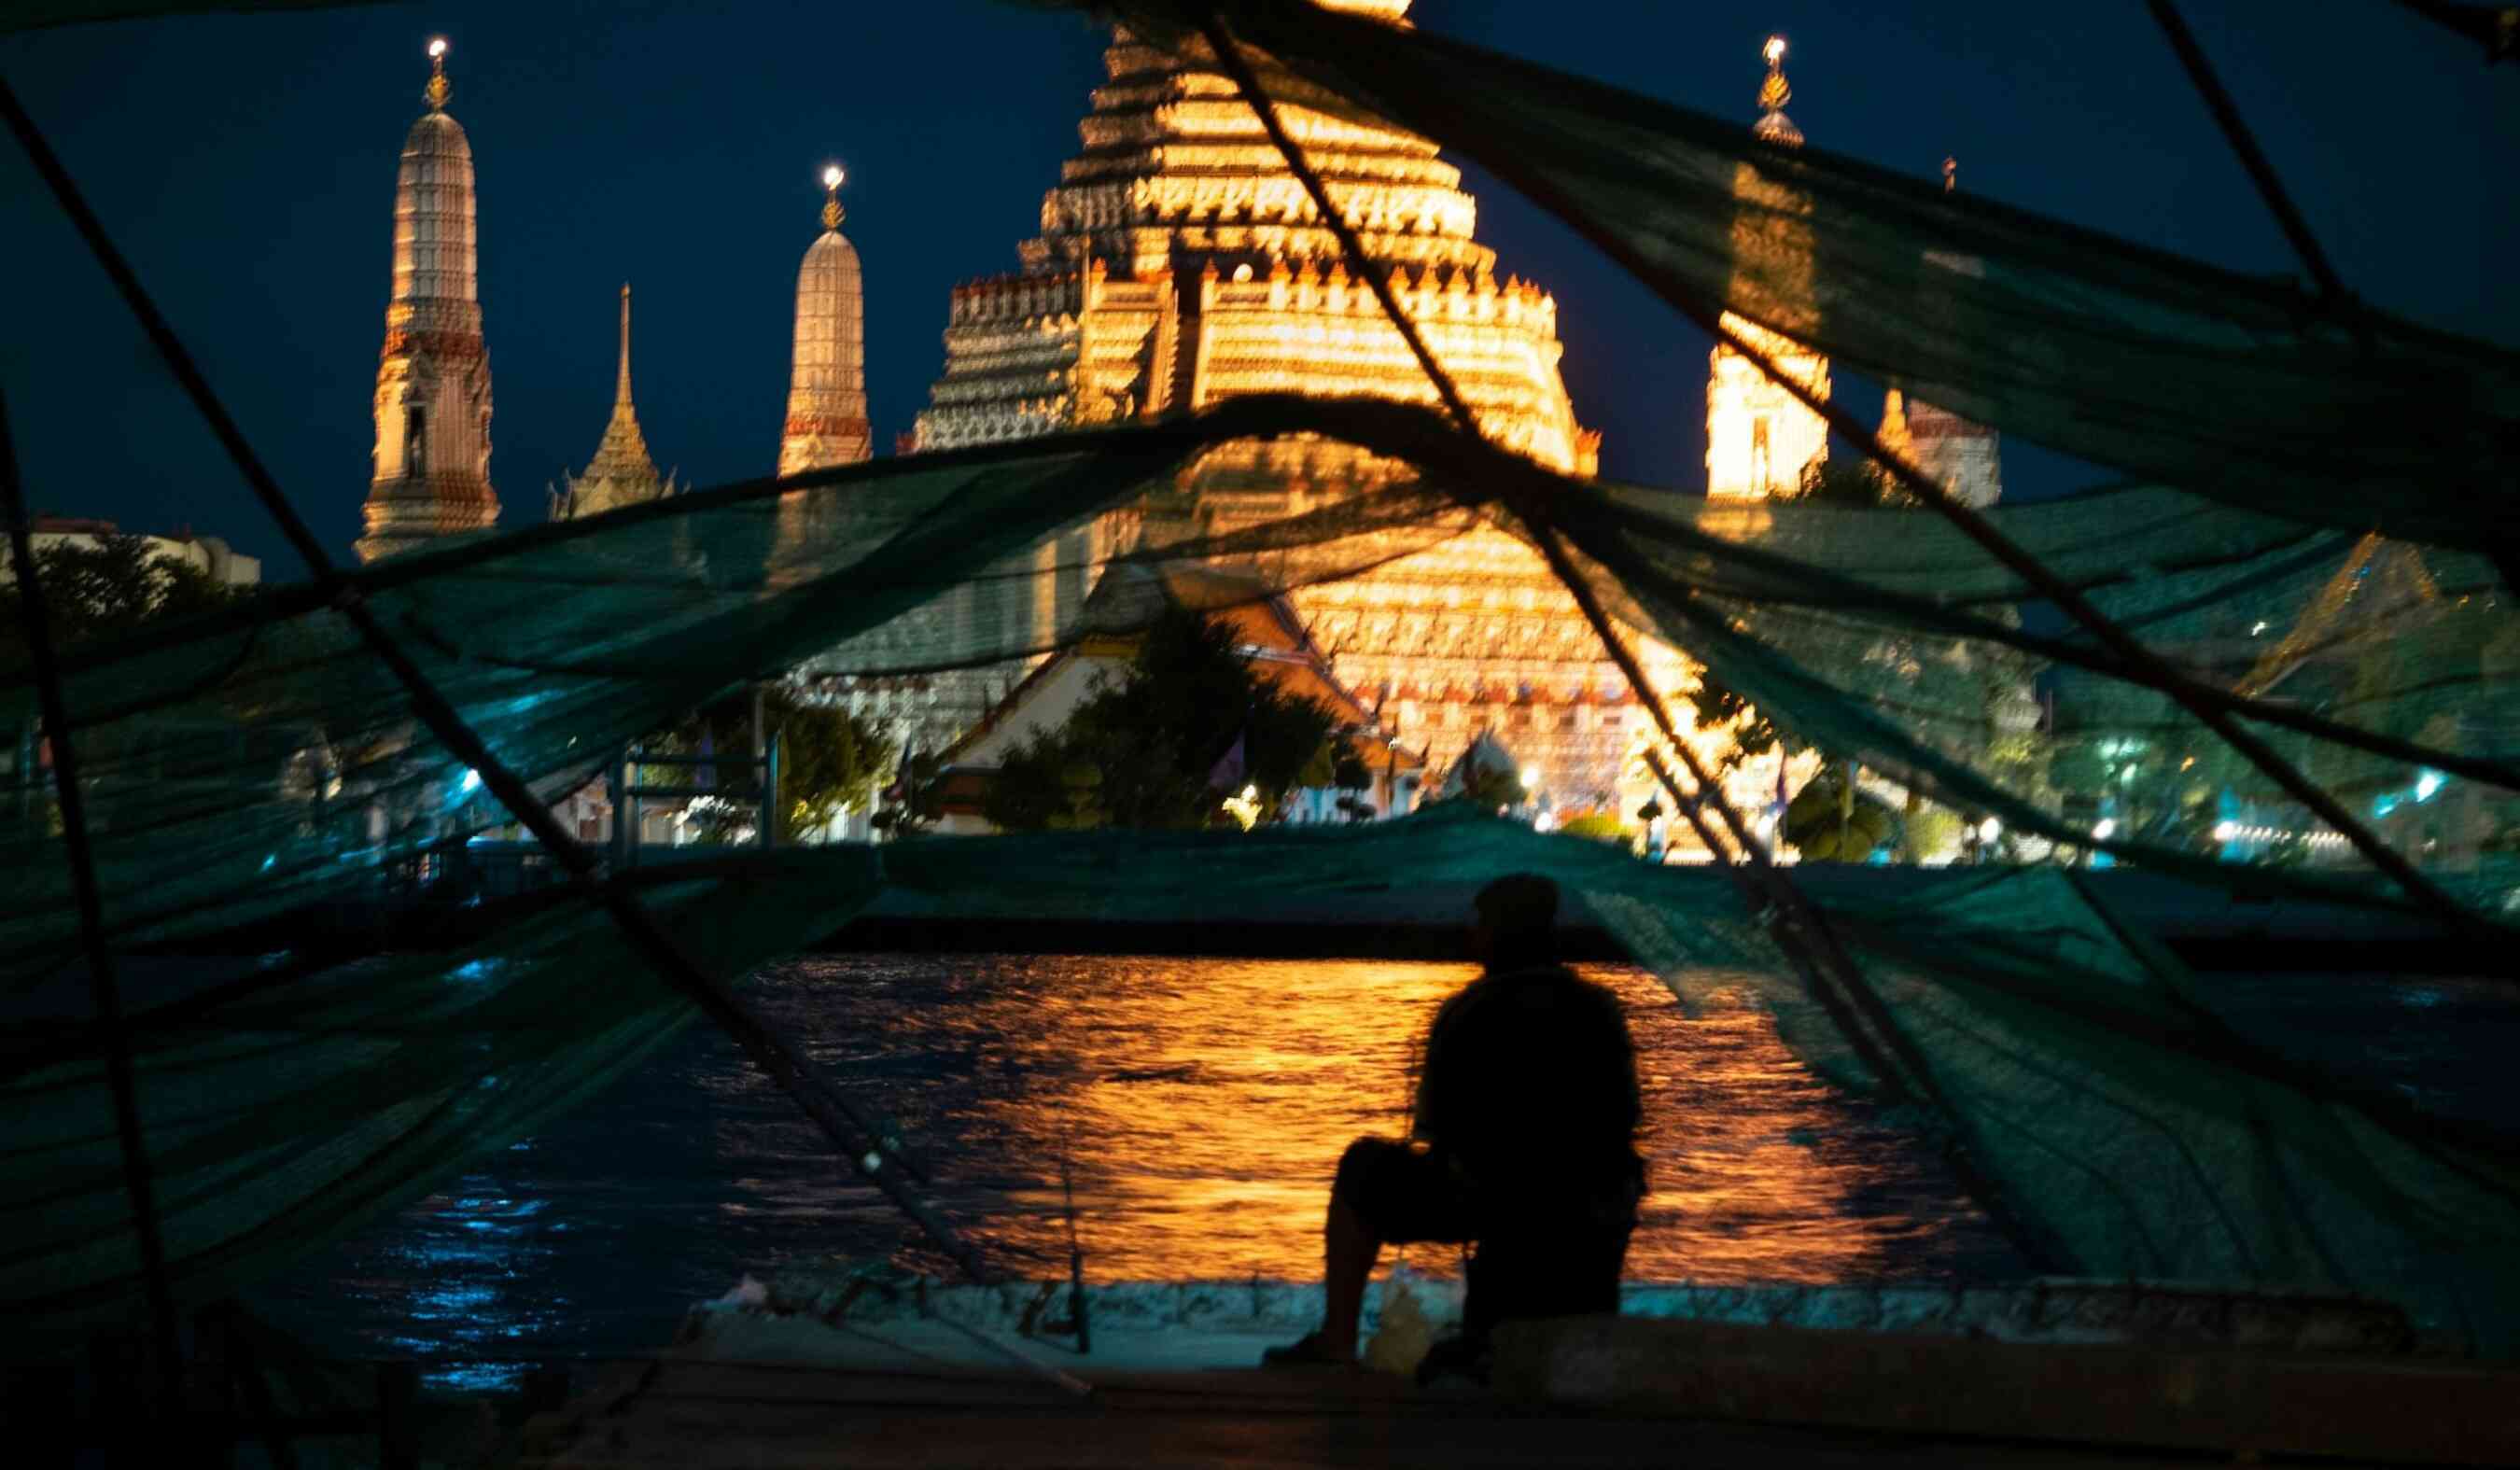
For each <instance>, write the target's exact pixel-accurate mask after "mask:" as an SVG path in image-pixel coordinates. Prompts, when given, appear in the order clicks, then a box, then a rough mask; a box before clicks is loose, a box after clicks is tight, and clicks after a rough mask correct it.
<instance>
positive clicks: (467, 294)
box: [358, 38, 499, 561]
mask: <svg viewBox="0 0 2520 1470" xmlns="http://www.w3.org/2000/svg"><path fill="white" fill-rule="evenodd" d="M428 56H429V63H430V75H429V81H428V89H427V92H426V93H425V94H424V95H425V96H426V97H427V102H428V111H427V112H425V113H423V114H422V115H421V117H420V119H419V120H418V121H416V122H414V123H413V124H412V125H411V131H410V133H408V134H407V135H405V137H404V139H403V145H402V169H401V172H400V174H399V176H398V177H397V179H396V181H395V185H394V248H393V298H392V300H391V301H389V302H388V303H387V304H386V306H385V338H384V347H383V350H382V353H381V355H380V358H379V361H378V364H377V392H376V455H375V467H374V476H373V478H372V480H371V481H370V483H369V486H368V499H367V534H366V535H365V536H363V537H361V538H360V539H359V543H358V553H359V558H360V559H361V560H363V561H373V560H375V559H376V558H377V557H384V556H390V555H392V554H393V553H395V552H398V551H402V550H405V549H407V548H410V547H413V546H417V545H420V544H421V543H423V542H426V541H427V540H429V539H430V538H432V537H436V536H444V535H451V534H454V533H456V532H460V531H473V530H480V529H482V528H484V527H487V526H490V525H494V524H496V523H497V521H498V518H499V497H498V494H497V493H496V492H495V491H493V490H492V489H491V488H490V359H489V354H488V351H487V349H486V348H485V347H484V345H483V343H482V338H481V305H480V300H479V297H478V294H477V287H476V281H475V264H474V250H473V231H474V218H473V200H472V145H471V144H470V142H468V141H467V140H466V138H465V136H464V129H463V128H462V127H461V126H459V125H458V124H457V123H456V121H455V119H454V118H453V117H451V116H449V115H448V114H447V112H446V102H447V97H448V95H449V92H450V88H449V86H448V83H447V80H446V42H445V41H444V39H442V38H440V39H437V40H432V41H430V42H429V43H428Z"/></svg>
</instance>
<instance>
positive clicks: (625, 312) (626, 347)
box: [612, 281, 630, 412]
mask: <svg viewBox="0 0 2520 1470" xmlns="http://www.w3.org/2000/svg"><path fill="white" fill-rule="evenodd" d="M612 407H613V408H614V410H615V411H618V412H627V411H628V410H629V407H630V283H629V282H627V281H624V282H622V283H621V379H620V381H619V382H618V383H617V384H615V385H614V387H613V389H612Z"/></svg>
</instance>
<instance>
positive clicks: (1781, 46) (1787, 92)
mask: <svg viewBox="0 0 2520 1470" xmlns="http://www.w3.org/2000/svg"><path fill="white" fill-rule="evenodd" d="M1764 54H1765V55H1766V57H1767V58H1768V79H1767V80H1766V81H1763V82H1761V83H1759V107H1760V108H1761V110H1762V111H1770V112H1774V111H1780V110H1781V109H1783V107H1784V105H1785V104H1786V103H1788V102H1791V101H1792V100H1793V96H1794V89H1793V88H1791V87H1789V86H1786V85H1785V38H1784V37H1783V36H1770V37H1768V45H1767V48H1766V50H1765V52H1764Z"/></svg>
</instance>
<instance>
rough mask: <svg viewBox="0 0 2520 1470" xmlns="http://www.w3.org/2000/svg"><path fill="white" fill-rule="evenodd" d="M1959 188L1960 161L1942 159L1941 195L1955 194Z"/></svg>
mask: <svg viewBox="0 0 2520 1470" xmlns="http://www.w3.org/2000/svg"><path fill="white" fill-rule="evenodd" d="M1959 187H1960V160H1959V159H1958V158H1954V157H1948V156H1947V157H1945V158H1944V159H1943V193H1945V194H1953V193H1957V192H1958V189H1959Z"/></svg>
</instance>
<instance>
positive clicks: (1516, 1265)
mask: <svg viewBox="0 0 2520 1470" xmlns="http://www.w3.org/2000/svg"><path fill="white" fill-rule="evenodd" d="M1475 911H1476V915H1477V917H1476V920H1475V922H1474V923H1473V925H1472V927H1471V931H1470V934H1471V946H1472V949H1473V952H1474V953H1475V954H1476V956H1477V958H1479V959H1480V960H1482V961H1483V962H1484V964H1485V966H1486V969H1485V973H1483V974H1481V975H1480V976H1479V978H1478V979H1476V980H1474V981H1472V982H1470V984H1469V985H1467V986H1466V987H1464V988H1463V990H1462V991H1461V992H1460V993H1459V994H1457V995H1455V996H1454V997H1453V998H1452V999H1450V1000H1448V1001H1446V1002H1444V1004H1443V1007H1442V1008H1441V1009H1440V1010H1438V1011H1437V1012H1436V1013H1435V1021H1434V1024H1433V1026H1431V1027H1430V1028H1429V1029H1428V1030H1427V1033H1426V1045H1425V1053H1424V1056H1425V1060H1424V1065H1423V1067H1422V1069H1421V1071H1420V1074H1419V1078H1418V1097H1417V1107H1416V1110H1415V1112H1414V1113H1413V1115H1412V1124H1411V1134H1412V1137H1411V1138H1410V1139H1409V1140H1408V1141H1405V1142H1403V1141H1397V1140H1394V1139H1390V1138H1375V1137H1365V1138H1359V1139H1357V1140H1356V1141H1355V1142H1354V1143H1351V1144H1349V1145H1348V1149H1347V1152H1346V1153H1345V1154H1344V1155H1342V1156H1341V1157H1340V1159H1339V1165H1338V1176H1337V1179H1336V1180H1335V1181H1334V1182H1333V1183H1332V1184H1331V1185H1330V1202H1329V1215H1328V1221H1327V1222H1326V1223H1325V1225H1324V1226H1323V1236H1324V1245H1325V1250H1324V1259H1325V1279H1324V1291H1325V1295H1324V1301H1323V1308H1322V1325H1321V1326H1320V1327H1319V1328H1317V1329H1315V1330H1314V1331H1312V1332H1310V1333H1308V1334H1306V1335H1305V1336H1304V1337H1303V1338H1302V1339H1301V1340H1299V1341H1297V1342H1294V1343H1291V1344H1289V1345H1287V1346H1285V1347H1280V1348H1272V1349H1270V1350H1269V1351H1268V1352H1267V1353H1266V1354H1264V1355H1263V1356H1262V1359H1261V1361H1262V1362H1263V1363H1264V1364H1269V1365H1299V1364H1317V1363H1320V1364H1350V1363H1353V1362H1354V1361H1355V1360H1356V1336H1357V1319H1358V1315H1359V1313H1360V1312H1361V1311H1362V1309H1363V1306H1364V1302H1365V1283H1366V1279H1367V1278H1368V1277H1369V1276H1371V1275H1372V1274H1373V1264H1374V1259H1375V1258H1376V1257H1377V1256H1378V1255H1379V1254H1380V1253H1381V1250H1382V1247H1384V1246H1385V1245H1399V1244H1407V1243H1411V1242H1416V1241H1445V1242H1460V1243H1463V1244H1473V1243H1474V1244H1475V1246H1476V1252H1475V1254H1474V1255H1473V1256H1472V1257H1471V1259H1470V1262H1469V1270H1468V1281H1467V1285H1468V1298H1467V1301H1466V1303H1465V1305H1464V1308H1463V1340H1462V1341H1461V1342H1460V1343H1458V1344H1448V1345H1439V1350H1438V1351H1439V1353H1441V1354H1442V1355H1443V1356H1444V1357H1446V1358H1448V1359H1454V1360H1462V1361H1475V1359H1477V1358H1478V1357H1479V1355H1480V1354H1481V1353H1483V1351H1484V1349H1485V1344H1486V1340H1487V1335H1488V1332H1489V1330H1490V1329H1491V1328H1493V1327H1494V1326H1495V1325H1496V1324H1497V1323H1498V1322H1500V1321H1504V1320H1507V1319H1508V1318H1515V1317H1536V1316H1566V1315H1574V1314H1584V1313H1602V1312H1616V1311H1618V1309H1619V1272H1620V1270H1621V1268H1622V1266H1623V1265H1624V1264H1625V1262H1626V1260H1627V1253H1628V1235H1629V1233H1630V1232H1631V1231H1632V1230H1634V1229H1635V1227H1636V1220H1637V1204H1638V1202H1639V1201H1640V1200H1641V1199H1642V1198H1643V1195H1644V1162H1643V1159H1641V1158H1639V1157H1638V1155H1637V1151H1636V1134H1637V1125H1638V1121H1639V1115H1640V1107H1639V1099H1638V1091H1637V1065H1636V1052H1635V1048H1634V1047H1633V1046H1632V1045H1631V1044H1630V1042H1629V1040H1628V1027H1627V1021H1626V1018H1625V1017H1624V1016H1623V1015H1622V1013H1621V1011H1620V1009H1619V1002H1618V998H1617V997H1615V996H1613V995H1611V994H1610V993H1609V992H1608V991H1606V990H1604V989H1602V988H1601V987H1600V986H1598V985H1595V984H1592V983H1591V982H1589V981H1586V980H1581V979H1578V978H1577V977H1576V976H1575V974H1574V973H1573V972H1572V971H1570V970H1568V969H1567V968H1566V967H1565V966H1563V965H1561V964H1558V963H1557V962H1556V950H1557V946H1556V936H1555V932H1554V925H1555V922H1556V917H1557V885H1556V884H1554V883H1553V882H1551V881H1550V880H1549V879H1547V878H1544V877H1540V876H1537V875H1535V874H1530V873H1516V874H1513V875H1510V876H1508V877H1503V878H1499V879H1497V880H1496V881H1495V882H1493V883H1491V884H1489V885H1488V886H1487V887H1486V888H1484V889H1482V890H1480V892H1479V895H1478V898H1477V900H1476V901H1475Z"/></svg>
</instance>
